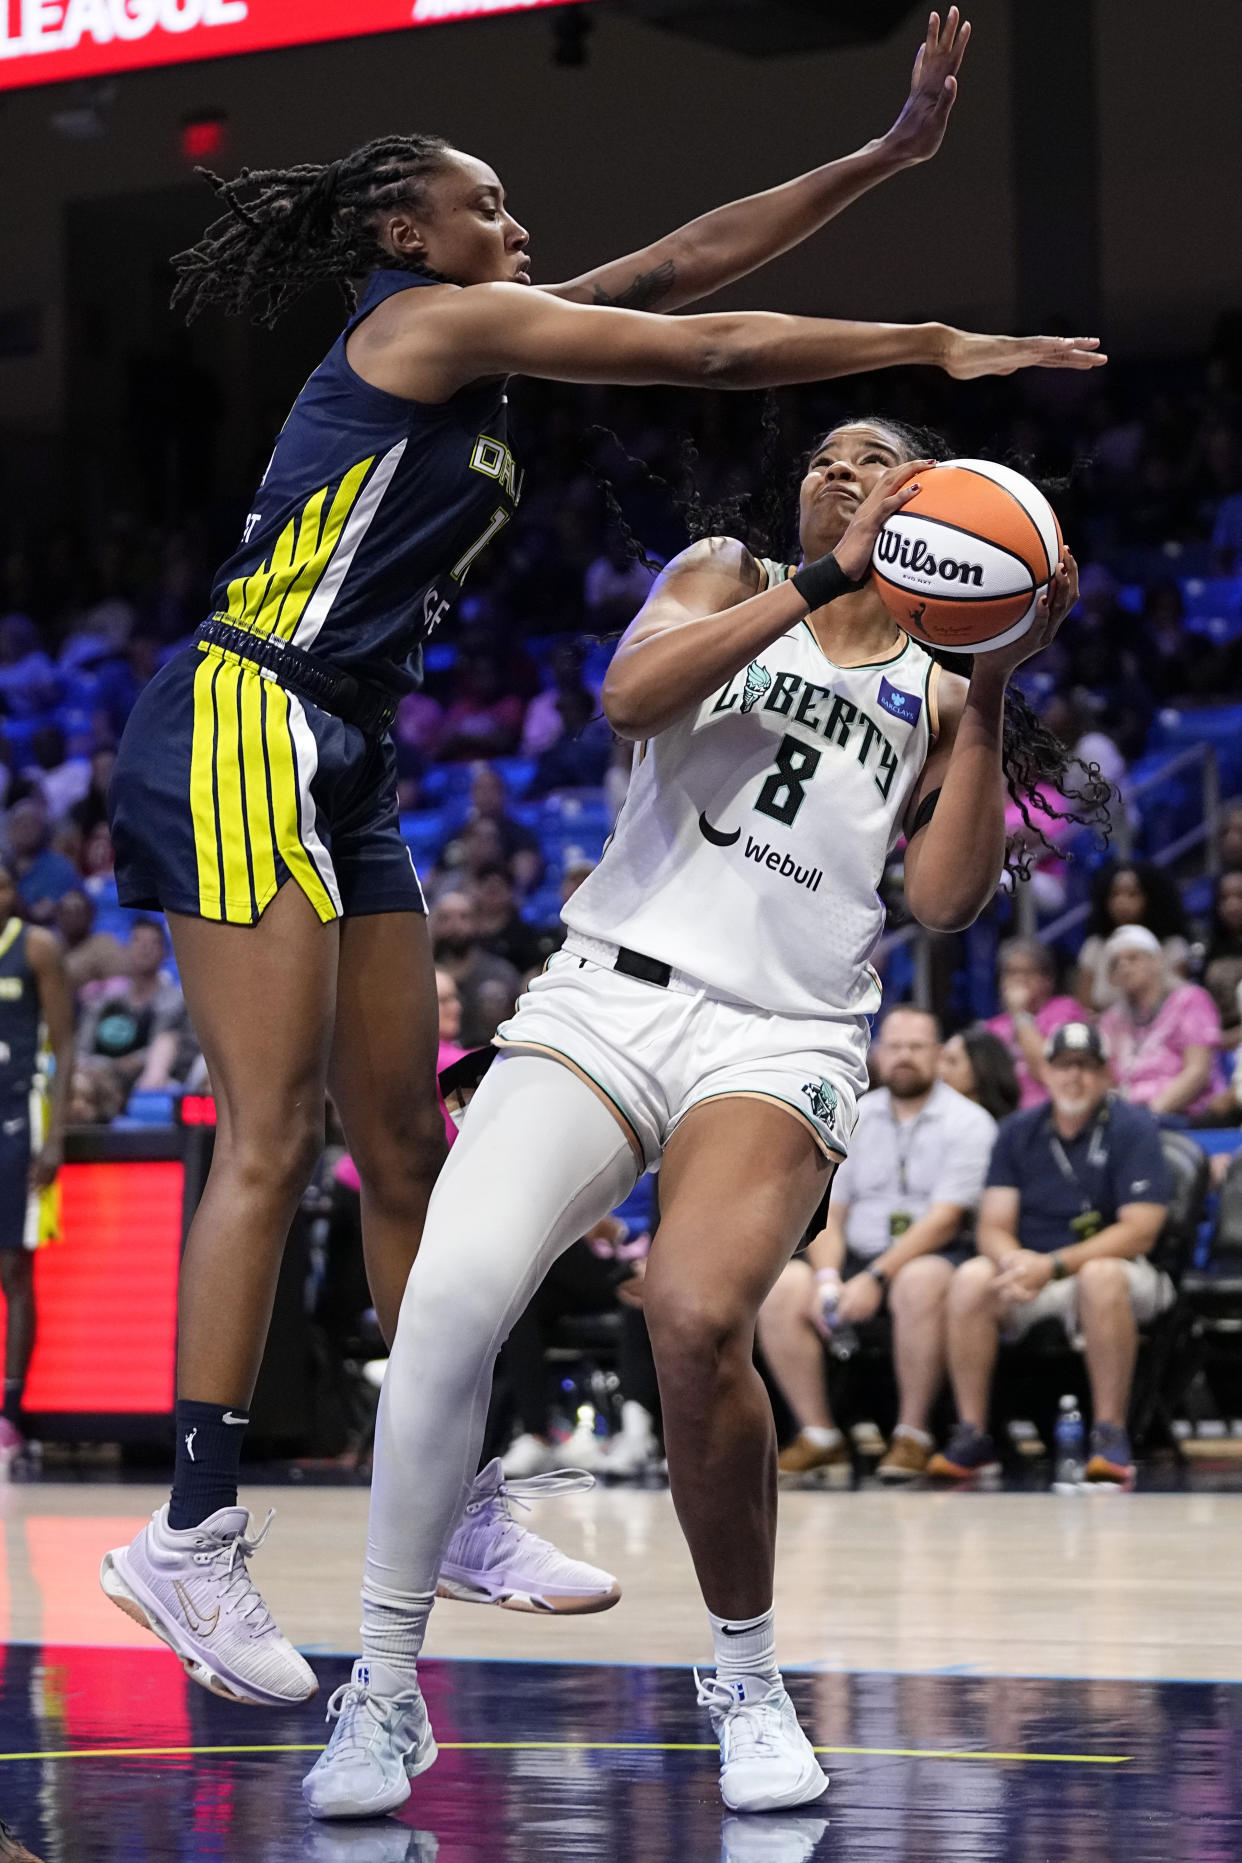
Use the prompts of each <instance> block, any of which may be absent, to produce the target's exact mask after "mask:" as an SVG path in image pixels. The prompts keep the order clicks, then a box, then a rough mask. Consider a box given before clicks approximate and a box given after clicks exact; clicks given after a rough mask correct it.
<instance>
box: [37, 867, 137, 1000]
mask: <svg viewBox="0 0 1242 1863" xmlns="http://www.w3.org/2000/svg"><path fill="white" fill-rule="evenodd" d="M55 922H56V930H57V931H58V932H59V934H60V942H61V944H62V946H63V947H64V952H65V970H66V972H67V973H68V977H69V982H70V985H71V987H72V989H73V992H74V995H75V996H78V997H80V995H81V993H82V991H83V990H84V989H86V988H89V987H90V986H92V985H93V986H96V987H97V986H98V985H99V984H102V983H106V982H109V981H110V980H111V979H112V978H114V977H123V976H124V975H125V973H126V971H128V969H129V953H128V951H127V950H126V949H125V946H124V945H123V944H122V943H121V941H120V939H119V938H114V937H113V935H112V933H111V932H101V931H96V930H95V901H94V900H93V899H92V898H91V897H90V895H89V894H88V893H84V892H83V891H82V888H81V887H80V886H72V887H70V889H69V891H68V892H67V893H62V895H61V897H60V899H59V900H58V901H57V905H56V921H55Z"/></svg>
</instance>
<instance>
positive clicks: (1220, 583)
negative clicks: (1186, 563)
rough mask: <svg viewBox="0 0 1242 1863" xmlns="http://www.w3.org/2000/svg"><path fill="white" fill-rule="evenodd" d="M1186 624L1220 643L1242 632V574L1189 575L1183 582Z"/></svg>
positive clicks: (1196, 632)
mask: <svg viewBox="0 0 1242 1863" xmlns="http://www.w3.org/2000/svg"><path fill="white" fill-rule="evenodd" d="M1182 601H1183V603H1184V605H1185V610H1186V626H1187V628H1189V629H1190V631H1191V632H1192V633H1195V634H1206V635H1207V636H1208V638H1209V639H1210V640H1213V641H1216V642H1217V643H1219V642H1221V641H1226V640H1232V639H1233V638H1234V636H1235V635H1236V634H1238V633H1242V576H1207V577H1203V576H1189V577H1187V579H1186V580H1185V581H1184V582H1183V583H1182Z"/></svg>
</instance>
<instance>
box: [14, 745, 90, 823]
mask: <svg viewBox="0 0 1242 1863" xmlns="http://www.w3.org/2000/svg"><path fill="white" fill-rule="evenodd" d="M30 756H31V761H30V763H29V764H28V765H27V767H26V769H25V771H24V772H23V774H24V775H25V777H26V778H27V780H28V781H29V782H30V783H32V784H33V786H34V788H35V789H36V790H37V791H38V792H39V793H40V795H42V797H43V801H44V804H45V805H46V808H47V813H48V820H49V821H53V822H58V821H60V820H61V818H62V817H63V816H65V815H68V813H69V811H70V810H71V808H72V807H73V805H74V803H75V802H80V801H81V800H82V797H83V796H84V795H85V794H86V792H87V789H88V788H89V787H90V780H91V766H90V763H89V762H88V760H87V759H86V758H85V757H71V756H70V755H69V751H68V749H67V747H66V744H65V734H64V732H63V731H62V730H61V728H60V726H59V725H54V724H52V725H40V727H39V729H38V730H37V731H36V732H35V733H34V735H33V736H32V737H31V740H30Z"/></svg>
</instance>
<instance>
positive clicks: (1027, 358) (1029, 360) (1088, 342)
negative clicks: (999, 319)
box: [943, 329, 1108, 382]
mask: <svg viewBox="0 0 1242 1863" xmlns="http://www.w3.org/2000/svg"><path fill="white" fill-rule="evenodd" d="M1107 361H1108V357H1107V356H1106V355H1104V353H1103V352H1102V350H1101V349H1100V339H1099V337H1098V336H977V335H976V334H975V333H974V331H972V330H954V329H949V330H948V331H947V332H946V342H945V353H944V362H943V367H944V369H945V372H946V374H948V375H951V376H953V378H954V380H955V381H959V382H969V381H973V380H974V379H975V377H976V376H979V375H1013V374H1015V373H1016V372H1017V370H1019V369H1099V368H1102V367H1103V365H1104V364H1105V363H1106V362H1107Z"/></svg>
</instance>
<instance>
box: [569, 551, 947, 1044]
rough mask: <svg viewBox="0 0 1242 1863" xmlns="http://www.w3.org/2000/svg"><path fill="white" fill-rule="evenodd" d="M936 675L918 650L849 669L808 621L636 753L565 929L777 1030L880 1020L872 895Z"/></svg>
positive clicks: (880, 920) (925, 728) (916, 766)
mask: <svg viewBox="0 0 1242 1863" xmlns="http://www.w3.org/2000/svg"><path fill="white" fill-rule="evenodd" d="M761 567H762V569H763V570H764V572H765V574H766V576H767V578H768V581H769V582H772V581H780V580H783V579H784V578H785V577H786V576H787V575H788V574H789V573H790V572H789V569H788V568H787V566H786V565H784V564H777V563H771V562H766V561H765V562H763V563H762V564H761ZM765 586H766V585H765ZM938 673H939V669H938V668H937V667H936V666H935V663H934V662H933V661H932V659H931V658H930V656H929V655H928V654H927V653H926V652H925V651H924V649H923V648H922V647H921V646H919V644H918V642H917V641H914V640H911V639H910V638H908V637H907V638H906V640H905V644H904V645H903V646H902V647H901V648H900V649H899V650H898V651H896V652H894V653H893V655H892V657H891V658H890V659H888V660H885V661H883V662H881V663H878V664H875V665H870V666H849V667H843V666H837V665H835V664H834V662H833V661H831V660H829V659H828V658H827V656H826V655H825V654H824V652H823V650H822V649H821V647H820V646H819V643H818V642H817V641H816V639H815V636H814V634H812V632H811V630H810V627H809V626H808V625H807V623H806V622H805V621H800V622H798V624H797V625H796V626H795V627H793V628H791V629H790V631H789V632H788V633H787V634H783V635H782V636H781V637H780V639H779V640H777V641H774V642H773V644H772V645H771V646H770V647H768V648H766V649H765V650H764V652H763V653H761V654H760V655H759V656H758V657H757V658H756V659H754V660H752V661H751V663H750V665H749V666H747V667H745V668H744V669H743V670H742V671H741V672H740V673H738V674H736V675H735V676H734V678H732V679H731V680H730V681H729V682H728V684H727V685H725V686H724V687H722V688H721V690H720V691H719V692H716V693H713V694H712V696H711V697H710V698H708V699H706V700H705V701H704V703H703V704H702V705H700V706H699V708H698V710H697V712H694V713H692V714H690V715H689V716H687V717H685V718H683V719H680V720H679V721H678V723H676V724H674V725H671V726H670V727H669V728H668V730H667V731H662V732H660V734H659V735H658V736H657V737H654V738H652V739H651V740H650V741H649V742H648V743H646V744H644V745H642V746H640V747H639V750H638V752H637V754H636V758H635V764H634V771H633V775H632V777H631V779H630V788H629V794H628V795H627V797H626V800H625V806H624V808H623V809H622V811H621V814H620V817H619V819H618V821H617V826H616V831H615V833H614V835H613V838H612V840H611V841H610V842H609V843H608V846H607V848H606V849H605V852H604V857H603V859H602V860H601V862H600V864H599V866H598V867H597V868H596V869H595V871H594V873H592V874H591V875H590V877H589V878H588V879H587V880H586V881H585V882H584V883H583V885H582V886H580V887H579V888H578V890H577V892H575V893H574V895H573V897H572V898H571V899H570V901H569V903H568V905H567V906H566V907H565V910H564V913H563V914H562V916H563V918H564V920H565V923H566V924H567V925H568V926H570V928H571V929H572V930H574V931H577V932H583V933H585V934H587V935H588V936H589V937H592V938H599V939H605V940H607V941H608V942H609V943H612V944H618V945H625V946H628V947H629V949H631V950H633V951H641V952H642V953H643V955H644V956H645V957H651V958H656V959H658V960H660V961H661V962H663V963H666V964H671V965H672V966H673V968H674V969H675V970H681V971H685V972H686V973H687V974H688V975H689V976H690V977H692V978H695V979H697V980H698V981H699V982H701V983H702V984H703V985H704V986H705V987H706V988H707V989H708V990H709V991H710V992H711V993H712V994H714V995H718V996H722V997H725V998H728V999H731V1000H734V1001H737V1002H742V1003H750V1004H753V1005H754V1006H755V1007H757V1008H760V1009H767V1010H771V1011H773V1012H774V1013H776V1014H779V1015H793V1016H802V1015H806V1016H820V1017H822V1016H824V1015H830V1016H831V1015H838V1014H839V1015H842V1016H859V1015H870V1014H872V1013H873V1012H874V1011H875V1010H876V1009H878V1008H879V1006H880V982H879V978H878V977H877V976H876V974H875V972H874V970H872V969H871V966H870V962H869V960H870V957H871V953H872V951H873V950H874V949H875V946H876V943H877V941H878V939H879V937H880V934H881V932H882V930H883V926H884V909H883V907H882V906H881V904H880V900H879V895H878V890H877V889H878V887H879V883H880V876H881V874H882V873H883V870H884V863H885V860H886V859H887V857H888V854H889V852H890V850H891V848H892V847H893V845H894V843H895V842H896V841H897V840H898V839H899V837H900V835H901V833H902V817H903V815H904V812H905V808H906V804H907V803H908V802H909V799H910V795H911V792H912V790H913V788H914V786H915V783H916V782H917V780H918V777H919V774H920V772H921V770H922V768H923V765H924V763H925V762H926V761H927V756H928V752H929V750H930V749H931V746H932V744H933V743H934V741H935V732H936V718H935V702H936V683H937V678H938Z"/></svg>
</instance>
